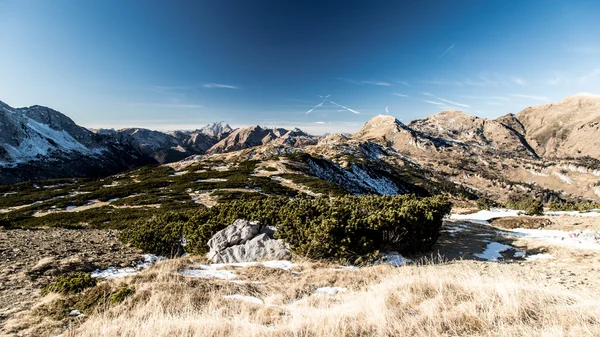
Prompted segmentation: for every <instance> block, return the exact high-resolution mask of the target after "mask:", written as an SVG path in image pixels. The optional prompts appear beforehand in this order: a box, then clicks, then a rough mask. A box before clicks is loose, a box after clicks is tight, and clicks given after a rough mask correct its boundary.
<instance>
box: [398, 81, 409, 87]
mask: <svg viewBox="0 0 600 337" xmlns="http://www.w3.org/2000/svg"><path fill="white" fill-rule="evenodd" d="M396 83H398V84H402V85H403V86H406V87H410V86H411V85H410V83H408V82H407V81H396Z"/></svg>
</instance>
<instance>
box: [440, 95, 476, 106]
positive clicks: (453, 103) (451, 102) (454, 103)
mask: <svg viewBox="0 0 600 337" xmlns="http://www.w3.org/2000/svg"><path fill="white" fill-rule="evenodd" d="M435 98H436V99H437V100H439V101H442V102H446V103H448V104H452V105H456V106H460V107H463V108H470V107H471V106H470V105H468V104H464V103H458V102H454V101H451V100H449V99H443V98H440V97H435Z"/></svg>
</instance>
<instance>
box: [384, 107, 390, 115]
mask: <svg viewBox="0 0 600 337" xmlns="http://www.w3.org/2000/svg"><path fill="white" fill-rule="evenodd" d="M385 112H386V113H390V106H389V105H388V106H386V107H385Z"/></svg>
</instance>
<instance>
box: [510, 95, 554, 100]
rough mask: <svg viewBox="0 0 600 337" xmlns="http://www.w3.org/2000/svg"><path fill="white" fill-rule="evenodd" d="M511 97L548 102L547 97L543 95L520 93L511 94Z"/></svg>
mask: <svg viewBox="0 0 600 337" xmlns="http://www.w3.org/2000/svg"><path fill="white" fill-rule="evenodd" d="M511 96H512V97H516V98H523V99H531V100H535V101H542V102H548V97H545V96H535V95H522V94H512V95H511Z"/></svg>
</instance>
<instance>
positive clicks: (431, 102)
mask: <svg viewBox="0 0 600 337" xmlns="http://www.w3.org/2000/svg"><path fill="white" fill-rule="evenodd" d="M423 102H425V103H429V104H434V105H444V103H440V102H434V101H429V100H423Z"/></svg>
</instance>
